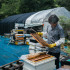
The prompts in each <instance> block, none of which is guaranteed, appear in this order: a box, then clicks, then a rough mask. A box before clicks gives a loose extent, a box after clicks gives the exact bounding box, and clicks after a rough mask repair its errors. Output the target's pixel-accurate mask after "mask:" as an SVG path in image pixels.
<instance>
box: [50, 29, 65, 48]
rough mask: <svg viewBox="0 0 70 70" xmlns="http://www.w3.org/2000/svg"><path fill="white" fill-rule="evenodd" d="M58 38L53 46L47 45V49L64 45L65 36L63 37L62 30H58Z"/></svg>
mask: <svg viewBox="0 0 70 70" xmlns="http://www.w3.org/2000/svg"><path fill="white" fill-rule="evenodd" d="M59 36H60V39H59V40H58V41H56V42H55V43H53V44H49V47H50V48H53V47H55V46H59V45H61V44H62V43H65V36H64V31H63V29H61V30H60V32H59Z"/></svg>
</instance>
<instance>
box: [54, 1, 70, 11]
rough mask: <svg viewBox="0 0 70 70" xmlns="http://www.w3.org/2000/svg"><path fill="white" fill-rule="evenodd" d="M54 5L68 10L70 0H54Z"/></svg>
mask: <svg viewBox="0 0 70 70" xmlns="http://www.w3.org/2000/svg"><path fill="white" fill-rule="evenodd" d="M55 3H56V4H57V5H58V6H62V7H65V8H66V9H68V10H70V0H55Z"/></svg>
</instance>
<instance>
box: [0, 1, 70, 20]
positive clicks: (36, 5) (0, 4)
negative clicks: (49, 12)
mask: <svg viewBox="0 0 70 70" xmlns="http://www.w3.org/2000/svg"><path fill="white" fill-rule="evenodd" d="M61 6H64V7H65V8H67V9H68V10H70V0H0V19H3V18H5V17H8V16H11V15H14V14H20V13H28V12H37V11H40V10H46V9H50V8H54V7H61Z"/></svg>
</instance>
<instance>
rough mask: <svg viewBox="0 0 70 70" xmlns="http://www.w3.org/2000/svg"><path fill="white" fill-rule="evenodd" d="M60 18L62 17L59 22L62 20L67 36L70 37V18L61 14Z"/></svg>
mask: <svg viewBox="0 0 70 70" xmlns="http://www.w3.org/2000/svg"><path fill="white" fill-rule="evenodd" d="M59 19H60V20H59V22H60V24H61V25H62V27H63V29H64V32H65V36H66V38H67V39H69V38H70V36H69V33H68V31H69V30H70V19H69V18H66V17H64V16H60V17H59Z"/></svg>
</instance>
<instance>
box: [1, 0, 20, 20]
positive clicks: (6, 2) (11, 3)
mask: <svg viewBox="0 0 70 70" xmlns="http://www.w3.org/2000/svg"><path fill="white" fill-rule="evenodd" d="M1 2H2V4H1V5H2V6H1V9H0V15H1V16H0V17H1V19H2V18H5V17H7V16H10V15H13V14H17V13H19V11H18V8H19V3H20V0H3V1H1ZM3 15H4V17H3Z"/></svg>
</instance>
